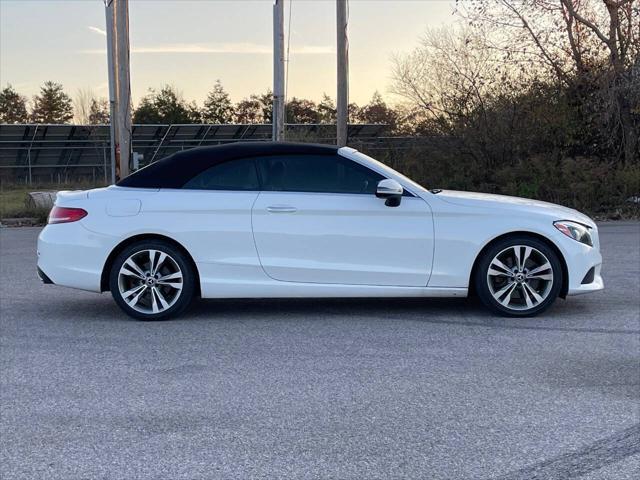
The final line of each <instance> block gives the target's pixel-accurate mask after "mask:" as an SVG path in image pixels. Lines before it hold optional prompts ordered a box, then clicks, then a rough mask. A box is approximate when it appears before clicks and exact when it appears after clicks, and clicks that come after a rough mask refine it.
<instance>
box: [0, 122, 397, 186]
mask: <svg viewBox="0 0 640 480" xmlns="http://www.w3.org/2000/svg"><path fill="white" fill-rule="evenodd" d="M385 130H386V125H360V124H357V125H356V124H354V125H349V139H350V141H356V142H358V141H360V142H362V141H366V140H371V139H375V138H378V137H379V136H380V135H382V134H383V133H384V131H385ZM132 136H133V138H132V145H133V151H134V152H136V153H138V154H141V155H142V161H141V162H140V166H143V165H145V164H147V163H149V162H152V161H155V160H159V159H161V158H163V157H166V156H167V155H170V154H172V153H175V152H177V151H180V150H186V149H189V148H194V147H200V146H205V145H217V144H221V143H229V142H238V141H269V140H271V125H269V124H258V125H134V126H133V131H132ZM335 138H336V127H335V125H320V124H318V125H308V124H304V125H303V124H300V125H298V124H295V125H287V140H291V141H301V142H318V143H334V142H335ZM110 171H111V151H110V139H109V125H7V124H2V125H0V177H1V178H2V179H3V180H5V181H7V180H8V181H19V182H25V183H36V182H51V183H60V182H64V181H68V180H69V179H86V180H90V181H91V180H93V181H94V182H101V181H104V182H108V181H109V180H110V175H111V174H110Z"/></svg>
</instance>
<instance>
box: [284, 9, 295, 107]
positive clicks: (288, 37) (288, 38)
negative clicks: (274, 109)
mask: <svg viewBox="0 0 640 480" xmlns="http://www.w3.org/2000/svg"><path fill="white" fill-rule="evenodd" d="M292 11H293V0H289V22H288V23H289V25H288V26H287V59H286V60H285V61H286V65H287V72H286V74H285V81H284V102H285V104H286V103H287V98H289V97H288V94H289V48H290V47H291V12H292Z"/></svg>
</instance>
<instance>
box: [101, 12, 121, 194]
mask: <svg viewBox="0 0 640 480" xmlns="http://www.w3.org/2000/svg"><path fill="white" fill-rule="evenodd" d="M113 2H114V0H105V2H104V13H105V17H106V31H107V73H108V75H109V141H110V147H111V148H110V151H111V183H116V137H117V136H118V120H117V118H116V110H117V107H116V105H117V102H118V100H117V93H118V92H117V88H116V68H115V65H116V59H115V52H116V48H115V40H116V37H115V32H114V15H113V13H114V8H113ZM105 175H106V174H105Z"/></svg>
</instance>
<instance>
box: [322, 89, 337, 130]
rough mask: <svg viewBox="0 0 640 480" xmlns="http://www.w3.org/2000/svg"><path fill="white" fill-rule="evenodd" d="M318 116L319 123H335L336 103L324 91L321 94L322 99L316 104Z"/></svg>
mask: <svg viewBox="0 0 640 480" xmlns="http://www.w3.org/2000/svg"><path fill="white" fill-rule="evenodd" d="M318 116H319V119H320V123H336V104H335V103H333V99H332V98H331V97H330V96H329V95H327V94H326V93H323V94H322V100H321V101H320V103H319V104H318Z"/></svg>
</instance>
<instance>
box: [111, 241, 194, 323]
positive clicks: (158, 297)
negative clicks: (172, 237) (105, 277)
mask: <svg viewBox="0 0 640 480" xmlns="http://www.w3.org/2000/svg"><path fill="white" fill-rule="evenodd" d="M183 281H184V279H183V273H182V270H181V269H180V267H179V266H178V263H177V262H176V260H175V259H174V258H173V257H171V255H169V254H167V253H165V252H163V251H161V250H154V249H145V250H140V251H138V252H135V253H134V254H132V255H130V256H129V257H128V258H127V259H126V260H125V261H124V263H123V264H122V266H121V267H120V271H119V272H118V290H119V292H120V296H121V297H122V299H123V300H124V301H125V302H126V303H127V305H129V307H131V308H132V309H134V310H136V311H137V312H140V313H144V314H157V313H162V312H164V311H166V310H168V309H169V308H171V307H172V306H173V305H175V303H176V302H177V301H178V299H179V298H180V295H181V293H182V288H183Z"/></svg>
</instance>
